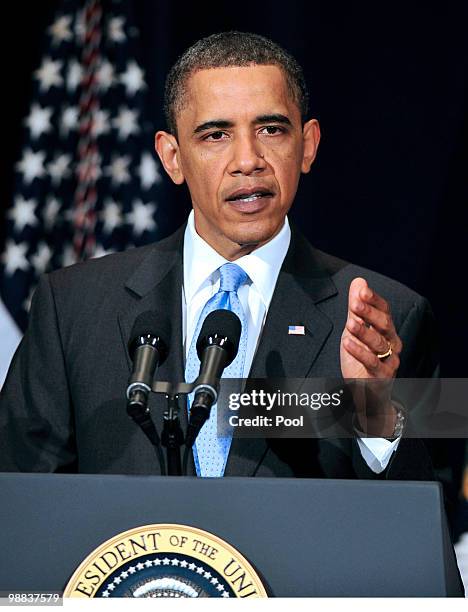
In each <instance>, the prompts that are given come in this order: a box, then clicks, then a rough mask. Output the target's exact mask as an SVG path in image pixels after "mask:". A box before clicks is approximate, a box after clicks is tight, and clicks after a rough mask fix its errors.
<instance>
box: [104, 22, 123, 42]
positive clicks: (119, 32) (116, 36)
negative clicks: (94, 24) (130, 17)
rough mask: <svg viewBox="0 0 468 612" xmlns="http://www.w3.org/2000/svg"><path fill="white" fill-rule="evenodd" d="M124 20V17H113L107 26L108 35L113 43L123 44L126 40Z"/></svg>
mask: <svg viewBox="0 0 468 612" xmlns="http://www.w3.org/2000/svg"><path fill="white" fill-rule="evenodd" d="M123 26H124V20H123V18H122V17H111V19H109V23H108V24H107V35H108V36H109V38H110V39H111V40H112V42H117V43H119V42H123V41H124V40H125V34H124V31H123Z"/></svg>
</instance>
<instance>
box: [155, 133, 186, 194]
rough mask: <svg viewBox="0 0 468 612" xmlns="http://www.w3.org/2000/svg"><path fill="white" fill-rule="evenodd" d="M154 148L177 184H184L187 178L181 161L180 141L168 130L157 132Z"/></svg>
mask: <svg viewBox="0 0 468 612" xmlns="http://www.w3.org/2000/svg"><path fill="white" fill-rule="evenodd" d="M154 148H155V149H156V153H157V154H158V155H159V159H160V160H161V163H162V165H163V166H164V170H165V171H166V172H167V173H168V175H169V176H170V177H171V179H172V180H173V181H174V183H175V184H176V185H182V183H183V182H184V180H185V177H184V174H183V172H182V168H181V167H180V162H179V155H178V153H179V143H178V142H177V139H176V137H175V136H173V135H172V134H169V133H168V132H163V131H159V132H156V135H155V137H154Z"/></svg>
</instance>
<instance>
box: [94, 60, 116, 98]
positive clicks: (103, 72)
mask: <svg viewBox="0 0 468 612" xmlns="http://www.w3.org/2000/svg"><path fill="white" fill-rule="evenodd" d="M96 81H97V82H98V84H99V89H100V90H101V91H107V90H108V89H109V87H112V85H114V83H115V74H114V66H113V65H112V64H111V63H110V62H108V61H107V60H103V61H102V62H101V64H100V66H99V68H98V69H97V71H96Z"/></svg>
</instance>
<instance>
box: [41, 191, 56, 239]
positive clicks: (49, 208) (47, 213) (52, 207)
mask: <svg viewBox="0 0 468 612" xmlns="http://www.w3.org/2000/svg"><path fill="white" fill-rule="evenodd" d="M59 210H60V202H59V201H58V200H57V199H56V198H54V197H50V196H49V198H48V199H47V203H46V205H45V207H44V209H43V211H42V218H43V221H44V227H45V229H46V230H47V231H49V230H50V229H52V227H53V226H54V224H55V222H56V220H57V215H58V212H59Z"/></svg>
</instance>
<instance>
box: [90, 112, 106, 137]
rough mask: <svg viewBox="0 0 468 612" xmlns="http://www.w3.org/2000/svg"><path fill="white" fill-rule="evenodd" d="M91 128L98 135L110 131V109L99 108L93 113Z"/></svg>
mask: <svg viewBox="0 0 468 612" xmlns="http://www.w3.org/2000/svg"><path fill="white" fill-rule="evenodd" d="M91 130H92V132H93V134H94V136H96V137H97V136H101V134H107V133H108V132H109V130H110V121H109V111H106V110H102V109H98V110H96V111H95V112H94V113H93V124H92V128H91Z"/></svg>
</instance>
